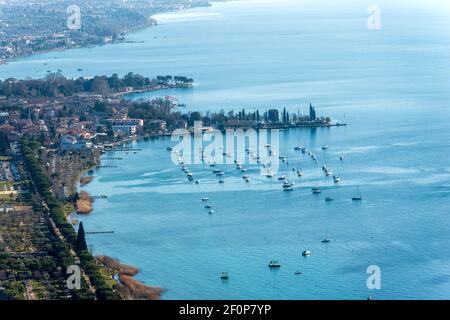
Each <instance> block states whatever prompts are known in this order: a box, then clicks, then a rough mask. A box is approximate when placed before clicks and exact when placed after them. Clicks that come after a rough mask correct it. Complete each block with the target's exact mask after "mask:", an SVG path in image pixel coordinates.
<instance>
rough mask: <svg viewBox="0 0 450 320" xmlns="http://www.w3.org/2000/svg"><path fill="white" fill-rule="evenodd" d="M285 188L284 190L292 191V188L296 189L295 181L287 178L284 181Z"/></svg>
mask: <svg viewBox="0 0 450 320" xmlns="http://www.w3.org/2000/svg"><path fill="white" fill-rule="evenodd" d="M283 190H284V191H292V190H294V183H293V182H290V181H287V180H286V181H285V182H284V183H283Z"/></svg>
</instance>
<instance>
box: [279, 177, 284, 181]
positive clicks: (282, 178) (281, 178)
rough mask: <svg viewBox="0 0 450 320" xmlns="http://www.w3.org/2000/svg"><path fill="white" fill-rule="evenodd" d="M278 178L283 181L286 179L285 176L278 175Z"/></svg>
mask: <svg viewBox="0 0 450 320" xmlns="http://www.w3.org/2000/svg"><path fill="white" fill-rule="evenodd" d="M278 180H280V181H284V180H286V177H285V176H279V177H278Z"/></svg>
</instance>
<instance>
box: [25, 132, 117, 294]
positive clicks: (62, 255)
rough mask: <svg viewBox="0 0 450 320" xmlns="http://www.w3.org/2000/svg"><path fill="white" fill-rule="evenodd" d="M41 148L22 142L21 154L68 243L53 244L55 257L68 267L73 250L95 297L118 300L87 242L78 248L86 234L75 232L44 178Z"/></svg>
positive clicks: (71, 259) (32, 143) (37, 188)
mask: <svg viewBox="0 0 450 320" xmlns="http://www.w3.org/2000/svg"><path fill="white" fill-rule="evenodd" d="M38 148H39V144H36V142H33V141H29V140H27V139H24V140H23V141H22V144H21V149H22V155H23V157H24V162H25V165H26V167H27V169H28V171H29V172H30V174H31V176H32V180H33V181H34V184H35V187H36V190H37V192H38V193H39V195H40V196H41V197H42V198H43V200H44V201H45V203H46V204H47V206H48V208H49V210H50V216H51V218H52V220H53V221H54V222H55V224H56V226H57V227H58V229H59V231H60V232H61V234H62V235H63V236H64V238H65V240H66V241H67V244H66V243H64V242H62V241H59V242H57V243H56V244H55V245H54V250H55V254H56V255H57V256H58V257H59V260H60V262H61V263H62V264H63V265H65V266H68V265H70V264H74V263H73V257H72V256H71V255H70V249H71V248H72V249H73V250H74V251H75V252H76V253H77V256H78V257H79V258H80V263H81V267H82V269H83V270H84V271H85V272H86V274H87V275H88V276H89V279H90V280H91V282H92V285H93V286H94V287H95V288H96V293H95V294H96V297H97V299H118V298H119V297H118V295H117V294H116V293H115V292H114V291H113V290H112V288H111V287H110V286H108V284H107V283H106V282H105V280H104V278H103V276H102V274H101V272H100V271H99V266H98V265H97V263H96V261H95V259H94V257H92V255H91V254H90V253H89V252H88V250H87V247H86V243H85V242H84V245H81V246H79V241H80V242H81V237H82V240H84V231H83V232H82V234H80V240H79V239H78V237H77V234H76V233H75V230H74V229H73V227H72V226H71V225H70V224H69V223H68V222H67V219H66V215H65V213H64V207H63V204H62V203H61V202H60V201H58V200H57V199H56V198H55V196H54V195H53V194H52V192H51V186H50V183H49V181H48V179H47V177H46V176H45V175H44V173H43V171H42V168H41V166H40V164H39V161H38V159H37V157H36V153H37V150H38ZM77 293H78V294H79V292H77ZM83 296H88V293H87V292H86V290H85V291H84V292H83Z"/></svg>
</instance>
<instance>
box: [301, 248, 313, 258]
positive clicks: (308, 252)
mask: <svg viewBox="0 0 450 320" xmlns="http://www.w3.org/2000/svg"><path fill="white" fill-rule="evenodd" d="M310 255H311V251H309V250H304V251H303V252H302V256H304V257H309V256H310Z"/></svg>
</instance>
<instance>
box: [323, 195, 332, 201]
mask: <svg viewBox="0 0 450 320" xmlns="http://www.w3.org/2000/svg"><path fill="white" fill-rule="evenodd" d="M331 201H333V198H332V197H330V196H328V197H326V198H325V202H331Z"/></svg>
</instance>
